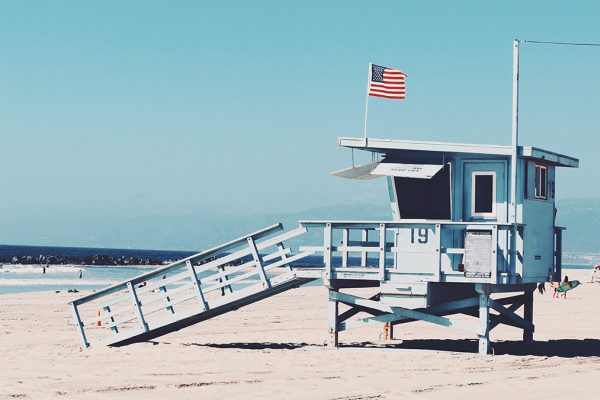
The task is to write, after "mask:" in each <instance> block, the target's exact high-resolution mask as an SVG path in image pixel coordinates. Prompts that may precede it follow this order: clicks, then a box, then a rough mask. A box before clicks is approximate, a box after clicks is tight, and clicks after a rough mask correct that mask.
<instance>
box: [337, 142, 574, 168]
mask: <svg viewBox="0 0 600 400" xmlns="http://www.w3.org/2000/svg"><path fill="white" fill-rule="evenodd" d="M337 144H338V146H339V147H348V148H353V149H360V150H365V151H370V152H375V153H384V154H385V153H390V152H393V151H409V152H428V153H444V154H450V153H462V154H480V155H486V156H494V155H496V156H502V157H510V156H511V155H512V150H513V148H512V147H511V146H502V145H489V144H470V143H448V142H426V141H415V140H395V139H371V138H367V139H365V138H348V137H340V138H338V139H337ZM518 155H519V157H522V158H526V159H532V160H539V161H542V162H545V163H547V164H551V165H555V166H558V167H573V168H577V167H579V160H578V159H577V158H574V157H570V156H567V155H564V154H559V153H555V152H552V151H548V150H543V149H540V148H537V147H525V146H519V148H518Z"/></svg>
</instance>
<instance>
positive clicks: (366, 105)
mask: <svg viewBox="0 0 600 400" xmlns="http://www.w3.org/2000/svg"><path fill="white" fill-rule="evenodd" d="M372 65H373V64H372V63H369V74H368V75H367V76H368V77H369V79H368V81H367V99H366V101H365V129H364V131H363V138H364V140H365V144H364V147H367V118H368V115H369V88H370V87H371V74H372V73H373V68H372Z"/></svg>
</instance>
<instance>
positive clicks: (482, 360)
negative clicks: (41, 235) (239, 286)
mask: <svg viewBox="0 0 600 400" xmlns="http://www.w3.org/2000/svg"><path fill="white" fill-rule="evenodd" d="M567 273H568V275H569V277H570V278H571V279H579V280H581V281H582V282H584V281H587V280H589V273H588V272H587V271H568V272H567ZM81 294H82V293H78V294H72V293H66V292H61V293H54V292H42V293H20V294H7V295H6V294H5V295H0V310H1V311H0V343H1V344H0V360H1V364H0V397H1V398H27V399H43V398H60V399H106V398H111V399H112V398H114V399H121V398H123V399H125V398H127V399H165V398H170V399H232V398H233V399H252V398H261V399H303V400H307V399H346V400H358V399H402V398H408V399H410V398H419V399H458V398H460V399H481V398H482V397H483V396H485V397H484V398H486V399H489V398H507V397H508V398H511V397H512V398H515V399H516V398H527V399H537V398H545V399H548V398H553V397H557V396H560V397H563V396H564V395H565V390H567V389H568V391H569V394H568V396H567V397H569V398H577V399H588V398H589V399H591V398H597V394H596V391H597V390H598V387H599V386H598V385H599V384H598V380H599V377H600V307H599V306H598V305H599V304H600V285H598V284H595V285H594V284H584V285H582V286H580V287H578V288H576V289H575V290H573V291H571V292H569V296H568V298H567V299H553V298H552V294H551V293H547V294H545V295H539V294H538V293H537V292H536V295H535V300H534V301H535V314H534V322H535V324H536V333H535V339H536V341H535V342H534V343H532V344H523V343H522V342H520V338H521V331H519V330H517V329H515V328H512V327H506V326H500V327H498V328H496V329H494V330H493V331H492V335H491V337H492V340H493V341H494V344H493V348H494V351H495V353H496V355H494V356H483V355H478V354H475V353H474V351H476V348H477V343H476V341H475V340H474V338H473V337H469V336H468V334H467V333H464V332H462V331H459V330H454V329H449V328H444V327H438V326H435V325H431V324H426V323H422V322H417V323H411V324H404V325H401V326H399V327H397V329H396V335H397V337H398V338H399V339H402V340H403V341H402V342H401V343H400V342H399V341H384V340H380V339H379V336H380V334H381V332H382V330H381V328H379V327H368V328H362V329H356V330H353V331H348V332H342V333H341V334H340V341H341V343H342V345H343V347H341V348H338V349H332V348H328V347H325V346H323V343H324V341H325V340H326V339H327V328H326V327H327V321H326V315H327V312H326V311H327V302H326V298H327V294H326V290H325V289H324V288H322V287H305V288H300V289H296V290H292V291H289V292H286V293H283V294H281V295H279V296H275V297H273V298H270V299H267V300H264V301H261V302H258V303H255V304H253V305H250V306H247V307H245V308H242V309H240V310H238V311H235V312H232V313H229V314H225V315H223V316H220V317H218V318H215V319H213V320H209V321H206V322H203V323H201V324H197V325H195V326H192V327H189V328H186V329H184V330H182V331H179V332H175V333H171V334H169V335H166V336H163V337H161V338H158V339H156V340H155V341H152V342H149V343H139V344H134V345H130V346H126V347H121V348H107V347H96V348H93V347H92V348H89V349H83V348H82V347H81V345H80V343H79V338H78V336H77V333H76V331H75V329H74V327H73V326H72V321H71V315H70V311H69V309H68V307H67V303H68V302H69V301H71V300H73V299H75V298H78V297H80V296H81ZM465 318H469V317H465ZM415 347H417V348H421V349H425V350H415V349H413V348H415Z"/></svg>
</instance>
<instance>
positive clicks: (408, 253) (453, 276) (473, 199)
mask: <svg viewBox="0 0 600 400" xmlns="http://www.w3.org/2000/svg"><path fill="white" fill-rule="evenodd" d="M338 146H340V147H345V148H351V149H358V150H363V151H368V152H372V153H376V154H378V155H379V158H381V161H379V162H372V163H369V164H363V165H359V166H352V167H349V168H346V169H343V170H340V171H336V172H334V173H332V174H333V175H335V176H338V177H342V178H347V179H375V178H385V179H387V183H388V192H389V198H390V208H391V209H390V212H391V215H392V221H381V222H366V221H339V222H336V221H301V224H302V225H303V226H306V227H310V228H314V227H322V228H323V229H324V247H323V248H322V249H321V248H314V247H310V248H306V247H305V248H304V249H307V250H308V249H310V250H313V251H321V250H322V251H323V252H324V254H325V257H326V260H325V266H324V268H325V272H324V276H325V282H326V285H327V286H328V288H329V291H330V292H329V299H330V304H331V307H330V331H331V335H332V338H331V342H332V344H334V345H335V344H336V343H337V333H338V332H340V331H343V330H346V329H349V328H352V327H356V326H363V325H365V324H371V323H388V324H389V326H390V328H391V327H393V326H394V325H397V324H400V323H404V322H410V321H414V320H424V321H428V322H432V323H436V324H441V325H445V326H454V327H462V328H463V329H466V330H467V331H469V332H471V333H475V334H476V335H477V336H478V337H479V339H480V352H483V353H487V352H488V351H489V331H490V330H491V329H492V328H493V327H495V326H496V325H498V324H500V323H502V324H508V325H513V326H516V327H519V328H521V329H523V337H524V339H525V340H530V339H532V335H533V330H534V326H533V321H532V318H533V291H534V290H535V287H536V283H537V282H543V281H549V280H557V279H560V278H559V277H560V274H561V239H562V230H563V228H561V227H558V226H556V222H555V216H556V207H555V191H556V183H555V182H556V173H555V172H556V168H557V167H578V164H579V162H578V160H577V159H575V158H573V157H569V156H566V155H562V154H558V153H555V152H551V151H547V150H543V149H540V148H536V147H524V146H520V147H518V149H517V160H516V163H515V164H516V174H515V175H516V179H515V181H514V184H511V179H510V177H511V175H512V171H511V164H512V163H511V157H512V155H513V148H512V147H511V146H496V145H474V144H459V143H440V142H419V141H405V140H391V139H370V138H369V139H366V140H365V139H364V138H339V139H338ZM511 198H512V199H514V200H515V203H514V204H513V203H511ZM337 243H340V245H337ZM377 252H378V253H379V254H377V256H376V257H375V258H369V256H370V255H371V256H372V255H373V254H374V253H377ZM357 254H360V262H358V261H357V259H358V257H354V258H353V260H354V262H352V261H349V260H351V259H352V255H357ZM336 255H339V256H340V257H337V258H336V257H335V256H336ZM336 261H337V264H336ZM369 282H376V283H375V285H376V286H378V287H379V288H380V291H379V293H378V295H377V296H376V297H375V298H372V299H364V298H360V297H357V296H354V295H351V294H348V293H342V292H341V289H349V288H354V287H364V286H370V285H369ZM509 292H513V293H516V295H514V296H509V297H506V296H503V297H502V298H501V299H494V298H492V296H491V295H492V294H494V293H509ZM340 303H342V304H346V305H348V306H350V307H351V309H354V310H355V311H359V310H360V311H367V312H371V313H372V316H371V317H368V318H362V319H360V320H358V321H352V322H347V321H346V320H345V319H346V318H347V317H348V315H350V314H352V315H354V314H356V312H354V313H348V312H346V313H343V314H341V318H340V314H339V313H338V305H339V304H340ZM521 306H523V307H524V312H523V316H519V315H517V314H516V313H515V311H516V310H517V309H518V308H520V307H521ZM490 310H494V311H495V312H494V313H490ZM456 313H462V314H468V315H474V316H477V317H478V319H479V321H478V322H476V323H474V324H472V325H470V324H468V323H466V324H465V323H464V322H463V321H462V320H460V322H459V321H458V320H453V319H452V318H451V317H448V316H447V315H451V314H456ZM392 332H393V331H392ZM392 334H393V333H392Z"/></svg>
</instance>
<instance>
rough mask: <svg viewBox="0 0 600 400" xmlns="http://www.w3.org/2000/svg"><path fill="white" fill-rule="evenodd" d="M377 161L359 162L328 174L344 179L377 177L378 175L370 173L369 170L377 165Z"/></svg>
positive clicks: (371, 170)
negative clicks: (359, 163)
mask: <svg viewBox="0 0 600 400" xmlns="http://www.w3.org/2000/svg"><path fill="white" fill-rule="evenodd" d="M377 165H379V163H377V162H374V163H369V164H361V165H357V166H355V167H350V168H344V169H340V170H339V171H334V172H332V173H331V174H330V175H333V176H337V177H339V178H346V179H373V178H379V176H380V175H371V172H373V170H374V169H375V167H377Z"/></svg>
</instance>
